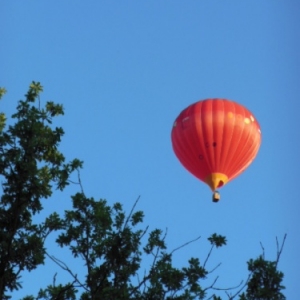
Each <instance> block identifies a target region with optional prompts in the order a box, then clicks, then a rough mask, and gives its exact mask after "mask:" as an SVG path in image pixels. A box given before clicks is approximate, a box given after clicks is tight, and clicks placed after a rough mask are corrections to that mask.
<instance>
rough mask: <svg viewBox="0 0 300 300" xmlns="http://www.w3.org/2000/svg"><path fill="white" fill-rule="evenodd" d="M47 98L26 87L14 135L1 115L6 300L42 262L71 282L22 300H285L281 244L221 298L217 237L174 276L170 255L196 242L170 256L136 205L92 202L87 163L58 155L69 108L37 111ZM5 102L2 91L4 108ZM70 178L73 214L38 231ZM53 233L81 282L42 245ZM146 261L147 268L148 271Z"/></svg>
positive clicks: (1, 292)
mask: <svg viewBox="0 0 300 300" xmlns="http://www.w3.org/2000/svg"><path fill="white" fill-rule="evenodd" d="M42 91H43V87H42V86H41V84H40V83H39V82H32V83H31V84H30V87H29V90H28V92H27V94H26V95H25V100H20V101H19V103H18V106H17V112H16V113H15V114H13V115H12V121H13V125H9V126H6V116H5V114H3V113H2V114H0V154H1V159H0V174H1V182H2V195H1V202H0V299H3V300H6V299H10V298H11V296H10V295H11V293H12V292H13V291H15V290H17V289H21V288H22V286H21V276H22V272H23V271H25V270H28V271H32V270H34V269H36V268H37V267H38V266H39V265H41V264H43V263H44V262H45V258H46V257H49V258H50V259H51V260H52V261H53V262H54V263H56V264H57V265H58V266H59V267H60V268H61V271H62V272H66V273H68V275H69V278H70V282H68V283H64V284H62V283H56V274H53V282H52V284H49V285H48V286H47V287H43V288H41V289H40V291H39V292H38V294H37V295H36V296H33V295H31V296H26V297H24V298H23V300H36V299H44V300H46V299H47V300H50V299H52V300H54V299H56V300H66V299H70V300H71V299H80V300H98V299H120V300H122V299H154V300H155V299H159V300H161V299H181V300H185V299H215V300H217V299H221V298H220V297H219V296H217V294H216V293H217V292H220V290H223V292H224V295H226V298H228V299H234V298H237V297H238V298H239V299H242V300H245V299H247V300H251V299H280V300H281V299H285V297H284V295H283V294H282V293H281V291H282V290H283V289H284V287H283V286H282V279H283V273H282V272H280V271H278V270H277V266H278V262H279V258H280V254H281V252H282V249H283V244H284V241H285V238H284V240H283V242H282V245H281V247H279V244H278V241H277V258H276V260H275V261H267V260H265V258H264V254H263V255H261V256H259V257H258V258H257V259H255V260H252V259H251V260H249V262H248V270H249V277H248V279H247V280H245V281H244V282H242V283H241V284H239V285H238V286H236V287H234V288H227V289H220V288H218V287H217V285H216V284H217V280H218V277H214V279H213V281H212V283H210V284H207V283H206V282H207V280H206V279H208V278H210V277H211V276H213V275H212V273H213V271H215V269H216V268H217V267H218V266H216V267H215V268H214V269H213V270H208V269H207V261H208V259H209V258H210V255H211V253H212V251H213V250H214V249H216V248H219V247H222V246H224V245H226V243H227V241H226V237H224V236H221V235H218V234H215V233H214V234H212V235H211V236H210V237H209V238H208V242H209V243H210V245H211V248H210V250H209V252H208V254H207V257H206V259H205V260H204V261H203V262H201V261H200V260H199V259H198V258H191V259H190V260H189V261H188V262H187V266H185V267H182V268H177V267H176V266H174V264H173V260H172V259H173V254H174V252H175V251H180V249H181V248H183V247H185V246H187V245H188V244H189V243H190V242H193V241H190V242H187V243H186V244H184V245H182V246H180V247H178V248H176V249H174V250H173V251H168V250H167V246H166V242H165V239H166V233H164V232H163V231H161V230H159V229H154V230H152V231H149V228H148V227H146V228H143V227H142V223H143V217H144V214H143V212H142V211H135V207H136V204H137V201H136V203H135V204H134V206H133V208H132V210H131V212H130V213H129V214H128V215H126V213H125V212H124V209H123V207H122V205H121V204H120V203H115V204H113V205H111V206H110V205H109V204H108V203H107V201H106V200H103V199H100V200H95V199H94V198H89V197H86V195H85V193H84V191H83V188H82V185H81V181H80V176H79V170H80V168H81V167H82V162H81V161H80V160H78V159H74V160H72V161H70V162H66V159H65V157H64V155H63V154H62V153H61V152H60V151H59V143H60V141H61V138H62V136H63V134H64V132H63V129H62V128H60V127H53V125H52V123H53V119H54V118H55V117H57V116H60V115H63V113H64V110H63V107H62V105H59V104H55V103H53V102H47V103H46V104H45V106H44V107H41V103H40V93H41V92H42ZM5 92H6V91H5V89H3V88H1V89H0V98H1V97H2V96H3V95H4V94H5ZM74 171H76V172H78V184H79V186H80V191H79V192H78V193H76V194H75V195H74V196H72V209H70V210H66V211H65V212H64V215H63V216H60V215H58V214H57V213H52V214H50V215H49V216H48V217H46V218H45V220H44V221H43V222H40V223H35V222H34V216H35V215H36V214H38V213H40V212H41V210H42V209H43V202H44V201H45V200H46V199H47V198H50V197H51V195H52V193H53V190H54V189H59V190H61V191H63V190H64V189H65V187H66V186H67V185H68V184H69V183H70V175H71V173H72V172H74ZM48 201H49V200H48ZM54 231H58V237H57V239H56V243H57V245H58V246H59V247H61V248H67V249H69V251H70V253H71V254H72V256H73V258H74V264H76V263H78V264H81V263H82V262H84V266H85V277H82V276H78V275H77V274H75V273H74V271H73V270H72V268H71V267H70V266H68V265H67V264H66V263H65V262H64V261H63V260H61V259H59V258H57V257H55V256H53V255H52V254H51V253H49V252H48V250H47V249H46V247H45V241H46V239H47V237H48V236H49V235H50V234H51V233H52V232H54ZM199 238H200V237H199ZM199 238H197V239H199ZM197 239H195V240H197ZM145 258H146V260H147V261H150V262H151V263H150V265H149V266H146V267H144V266H143V264H142V263H143V259H145ZM25 284H26V283H25Z"/></svg>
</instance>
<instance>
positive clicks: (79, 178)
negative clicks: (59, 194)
mask: <svg viewBox="0 0 300 300" xmlns="http://www.w3.org/2000/svg"><path fill="white" fill-rule="evenodd" d="M77 174H78V183H79V186H80V189H81V193H82V194H83V195H84V196H85V193H84V190H83V186H82V183H81V177H80V171H79V169H77Z"/></svg>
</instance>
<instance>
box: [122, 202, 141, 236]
mask: <svg viewBox="0 0 300 300" xmlns="http://www.w3.org/2000/svg"><path fill="white" fill-rule="evenodd" d="M140 198H141V196H138V197H137V199H136V200H135V202H134V204H133V206H132V208H131V210H130V213H129V215H128V217H127V218H126V221H125V223H124V226H123V230H124V229H125V228H126V227H127V224H128V222H129V220H130V218H131V216H132V214H133V212H134V209H135V207H136V205H137V203H138V202H139V200H140Z"/></svg>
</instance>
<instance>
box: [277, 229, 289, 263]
mask: <svg viewBox="0 0 300 300" xmlns="http://www.w3.org/2000/svg"><path fill="white" fill-rule="evenodd" d="M286 237H287V234H285V235H284V237H283V240H282V243H281V247H279V243H278V238H277V237H276V245H277V257H276V268H277V265H278V263H279V259H280V255H281V253H282V251H283V246H284V243H285V240H286Z"/></svg>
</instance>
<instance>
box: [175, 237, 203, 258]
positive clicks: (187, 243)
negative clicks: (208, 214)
mask: <svg viewBox="0 0 300 300" xmlns="http://www.w3.org/2000/svg"><path fill="white" fill-rule="evenodd" d="M200 238H201V235H200V236H198V237H197V238H195V239H193V240H191V241H189V242H186V243H184V244H183V245H181V246H179V247H177V248H175V249H174V250H172V251H171V253H170V254H173V253H174V252H175V251H177V250H179V249H181V248H183V247H185V246H187V245H189V244H191V243H194V242H196V241H198V240H199V239H200Z"/></svg>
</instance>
